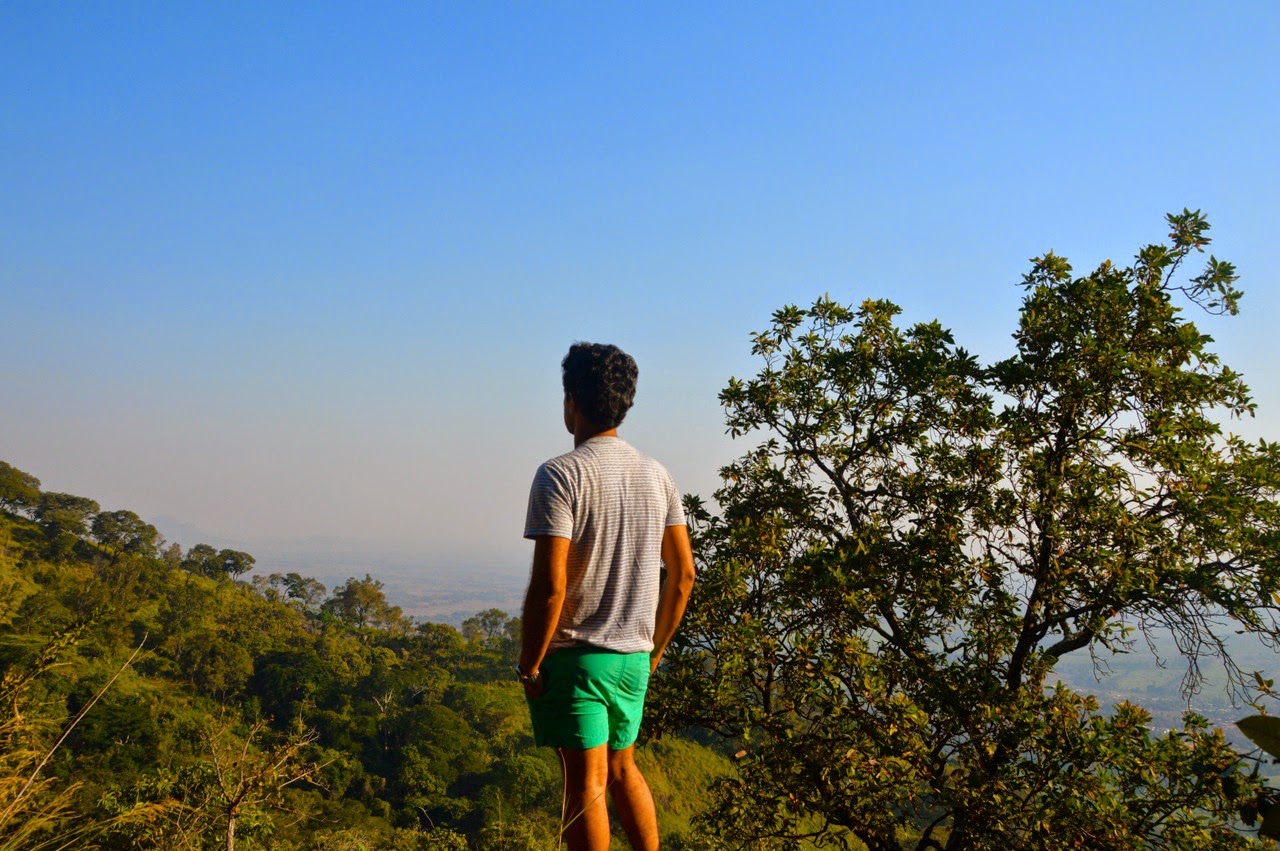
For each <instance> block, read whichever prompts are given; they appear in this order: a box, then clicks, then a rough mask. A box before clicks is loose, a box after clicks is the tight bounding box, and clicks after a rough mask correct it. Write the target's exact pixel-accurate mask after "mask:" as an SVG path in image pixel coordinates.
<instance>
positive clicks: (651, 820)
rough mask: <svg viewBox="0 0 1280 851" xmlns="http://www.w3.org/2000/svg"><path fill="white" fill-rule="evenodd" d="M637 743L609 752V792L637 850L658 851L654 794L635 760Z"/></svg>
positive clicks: (623, 825)
mask: <svg viewBox="0 0 1280 851" xmlns="http://www.w3.org/2000/svg"><path fill="white" fill-rule="evenodd" d="M635 750H636V746H635V745H630V746H628V747H625V748H623V749H622V750H620V751H612V750H611V751H609V795H610V796H611V797H612V798H613V808H614V809H615V810H616V811H617V813H618V821H620V822H622V829H623V830H625V831H626V832H627V839H629V840H630V841H631V847H632V848H634V849H635V851H657V849H658V814H657V813H656V812H655V811H654V808H653V794H652V793H650V792H649V784H648V783H646V782H645V779H644V776H643V775H642V774H641V773H640V767H639V766H638V765H636V761H635Z"/></svg>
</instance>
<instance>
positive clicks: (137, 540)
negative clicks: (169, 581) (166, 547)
mask: <svg viewBox="0 0 1280 851" xmlns="http://www.w3.org/2000/svg"><path fill="white" fill-rule="evenodd" d="M90 534H92V535H93V539H94V540H95V541H97V542H98V543H100V544H103V545H105V546H108V547H111V548H112V549H114V550H116V551H117V552H122V553H130V554H132V555H143V556H147V557H149V558H154V557H155V556H156V553H157V549H158V547H159V544H160V542H161V539H160V533H159V531H157V530H156V527H155V526H152V525H151V524H150V523H147V522H145V521H144V520H143V519H142V518H141V517H139V516H138V515H137V514H135V513H133V512H132V511H103V512H100V513H99V514H98V515H97V516H95V517H94V518H93V525H92V526H91V527H90Z"/></svg>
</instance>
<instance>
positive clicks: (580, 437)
mask: <svg viewBox="0 0 1280 851" xmlns="http://www.w3.org/2000/svg"><path fill="white" fill-rule="evenodd" d="M617 436H618V429H617V428H610V429H605V430H604V431H596V430H595V427H594V426H587V427H584V428H580V429H577V430H576V431H574V433H573V448H574V449H577V448H578V447H579V446H581V445H582V444H584V443H586V442H587V441H588V440H590V439H591V438H593V437H617Z"/></svg>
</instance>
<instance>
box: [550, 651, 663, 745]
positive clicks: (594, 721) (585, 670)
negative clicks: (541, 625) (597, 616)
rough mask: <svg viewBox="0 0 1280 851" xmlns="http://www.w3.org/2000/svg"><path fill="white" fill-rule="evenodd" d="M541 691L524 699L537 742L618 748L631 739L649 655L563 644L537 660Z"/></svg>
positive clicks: (641, 703) (637, 727) (636, 729)
mask: <svg viewBox="0 0 1280 851" xmlns="http://www.w3.org/2000/svg"><path fill="white" fill-rule="evenodd" d="M541 670H542V678H543V690H542V694H540V695H538V697H537V698H536V699H534V700H530V701H529V715H530V716H531V717H532V718H533V737H534V741H536V742H537V743H538V744H539V745H545V746H547V747H553V748H574V749H576V750H590V749H591V748H595V747H599V746H600V745H603V744H607V745H609V748H610V749H611V750H615V751H620V750H622V749H624V748H627V747H630V746H631V745H632V744H634V743H635V740H636V736H637V735H638V734H639V732H640V716H641V715H643V714H644V694H645V690H646V689H648V687H649V654H648V653H643V652H641V653H617V652H615V651H613V650H601V649H600V648H598V647H565V648H563V649H560V650H555V651H553V652H551V653H549V654H547V657H546V658H545V659H543V660H542V665H541Z"/></svg>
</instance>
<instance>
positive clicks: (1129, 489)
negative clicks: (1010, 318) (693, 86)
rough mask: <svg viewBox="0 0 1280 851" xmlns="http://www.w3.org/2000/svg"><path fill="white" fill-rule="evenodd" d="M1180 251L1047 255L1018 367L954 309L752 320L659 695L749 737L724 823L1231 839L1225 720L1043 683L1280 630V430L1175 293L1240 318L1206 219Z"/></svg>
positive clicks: (787, 833)
mask: <svg viewBox="0 0 1280 851" xmlns="http://www.w3.org/2000/svg"><path fill="white" fill-rule="evenodd" d="M1168 222H1169V225H1170V229H1171V233H1170V240H1169V242H1168V244H1163V245H1151V246H1148V247H1146V248H1144V249H1142V251H1141V252H1140V253H1139V254H1138V256H1137V259H1136V261H1135V263H1134V264H1133V265H1132V266H1130V267H1127V268H1120V267H1117V266H1114V265H1112V264H1111V263H1110V262H1106V263H1103V264H1102V265H1101V266H1099V267H1098V268H1097V270H1096V271H1094V272H1093V273H1091V274H1089V275H1086V276H1084V277H1078V278H1077V277H1073V276H1072V274H1071V267H1070V266H1069V265H1068V264H1067V262H1066V260H1065V259H1063V258H1061V257H1058V256H1055V255H1053V254H1052V253H1050V254H1046V255H1045V256H1043V257H1040V258H1037V259H1035V260H1033V261H1032V264H1033V265H1032V269H1031V271H1030V273H1029V274H1027V275H1026V277H1025V279H1024V287H1025V290H1026V296H1025V299H1024V301H1023V305H1022V309H1021V313H1020V319H1019V324H1018V328H1017V330H1016V332H1015V333H1014V335H1013V336H1014V342H1015V344H1016V352H1015V354H1013V355H1012V356H1011V357H1009V358H1007V359H1005V360H1002V361H999V362H998V363H994V364H991V365H989V366H984V365H982V364H980V363H979V362H978V360H977V359H976V358H975V357H973V356H972V355H970V354H969V353H968V352H966V351H965V350H964V349H962V348H959V347H957V346H956V345H955V343H954V341H953V338H952V336H951V334H950V333H949V332H948V331H946V330H945V329H943V328H942V326H941V325H939V324H938V323H937V322H927V323H920V324H916V325H913V326H911V327H908V328H900V327H898V326H897V325H896V324H895V322H894V316H895V315H896V314H897V313H898V309H897V308H896V307H895V306H894V305H892V304H890V303H889V302H885V301H867V302H864V303H863V304H862V306H861V307H860V308H858V309H856V310H854V309H851V308H847V307H844V306H842V305H840V304H837V303H836V302H834V301H832V300H830V299H829V298H822V299H820V300H818V301H817V302H815V303H814V305H813V306H812V307H811V308H809V309H807V310H802V309H798V308H796V307H786V308H783V309H782V310H779V311H778V312H777V313H775V314H774V316H773V323H772V325H771V326H770V328H768V329H767V330H765V331H763V332H760V333H758V334H755V335H754V336H753V349H754V352H755V353H756V354H757V355H759V356H760V357H761V358H762V359H763V362H764V365H763V368H762V369H761V371H760V373H759V374H758V375H757V376H756V377H754V378H752V379H749V380H746V381H741V380H737V379H733V380H731V381H730V382H729V384H728V386H727V388H726V389H725V390H724V391H723V393H722V394H721V402H722V403H723V405H724V406H725V408H726V411H727V422H728V426H729V430H730V432H731V433H732V434H733V435H734V436H735V437H736V436H740V435H746V434H754V433H758V432H764V433H765V434H764V435H762V436H763V437H764V439H763V440H762V442H761V443H760V444H759V445H758V446H757V447H756V448H755V449H753V450H751V451H749V452H748V453H746V455H745V456H743V457H742V458H741V459H740V460H738V461H736V462H735V463H733V464H731V465H729V466H728V467H726V468H725V469H724V470H723V472H722V475H723V486H722V487H721V489H720V490H719V491H718V492H717V494H716V498H717V500H718V502H719V504H720V505H721V507H722V513H721V514H720V515H719V516H713V515H711V514H710V513H709V512H708V511H707V510H706V509H705V508H704V507H702V505H701V503H699V502H698V501H697V500H696V498H694V499H691V500H690V503H689V507H690V513H691V515H692V516H693V518H694V525H695V544H696V549H697V553H698V559H699V563H700V571H699V573H700V580H699V586H698V588H697V589H696V591H695V595H694V598H693V601H692V602H691V606H690V611H689V614H688V615H687V617H686V620H685V625H684V627H683V628H682V631H681V633H680V634H679V635H678V636H677V639H676V641H675V642H674V643H673V646H672V649H671V651H669V652H668V654H667V661H666V662H664V666H663V672H662V673H661V674H660V677H659V679H658V682H657V683H656V685H657V686H658V687H657V688H656V690H655V693H654V698H653V701H652V708H653V710H654V711H653V713H652V718H653V722H654V725H655V728H656V729H657V730H658V731H660V730H662V729H666V728H671V727H680V726H685V725H697V726H701V727H704V728H707V729H709V730H711V731H714V732H715V733H718V734H719V735H721V736H723V737H725V738H726V739H727V740H729V741H730V742H732V743H733V745H734V747H735V749H736V750H737V752H738V760H737V765H738V776H737V777H736V778H735V779H733V780H732V781H730V782H729V784H728V785H727V786H726V787H725V788H724V789H722V796H721V798H720V799H719V804H718V806H717V808H716V809H715V810H714V811H713V812H712V813H711V814H710V821H711V823H712V824H713V825H715V826H716V827H717V828H718V829H719V830H720V832H722V833H723V834H725V835H726V836H728V837H730V838H737V839H748V838H751V839H754V840H755V841H756V842H757V843H759V844H760V846H761V847H768V843H769V842H771V841H775V842H776V843H777V844H778V847H791V846H792V845H793V844H794V843H795V841H796V840H797V838H798V837H801V836H809V837H811V838H813V839H815V840H816V841H819V842H822V841H825V840H831V841H844V840H847V839H848V838H849V837H856V838H857V839H858V840H860V841H861V842H863V843H865V845H866V846H867V847H868V848H870V849H873V851H880V849H885V850H886V851H887V849H903V848H914V849H917V851H923V849H930V848H931V849H944V848H945V849H957V848H966V849H985V848H992V849H995V848H1065V847H1089V848H1142V847H1147V848H1169V849H1173V848H1180V849H1181V848H1185V849H1190V848H1234V847H1244V846H1245V845H1246V842H1247V841H1246V839H1245V838H1244V837H1242V836H1240V835H1239V834H1237V833H1235V832H1233V830H1232V829H1231V822H1232V819H1233V818H1234V816H1235V814H1236V813H1237V812H1239V810H1240V808H1241V806H1243V805H1244V804H1246V803H1247V802H1252V801H1254V800H1255V799H1256V794H1257V788H1256V786H1257V784H1256V781H1255V780H1253V779H1251V778H1250V777H1248V776H1247V775H1244V774H1243V773H1241V771H1240V770H1239V767H1240V762H1239V755H1238V754H1237V753H1236V752H1235V751H1233V750H1232V749H1231V748H1230V747H1229V746H1228V744H1227V742H1226V740H1225V738H1224V736H1223V734H1222V733H1221V731H1218V730H1216V729H1212V728H1210V727H1209V726H1208V725H1207V723H1206V722H1205V720H1204V719H1203V718H1200V717H1198V716H1195V715H1193V714H1188V715H1187V717H1186V719H1185V726H1184V727H1183V728H1182V729H1179V730H1174V731H1170V732H1168V733H1167V734H1165V735H1156V734H1154V733H1152V732H1151V731H1150V730H1149V724H1150V716H1149V715H1148V714H1147V713H1146V712H1145V711H1144V710H1142V709H1141V708H1140V707H1137V706H1133V705H1130V704H1122V705H1120V706H1118V707H1115V708H1114V711H1113V712H1111V713H1104V712H1103V711H1102V710H1101V708H1100V707H1099V706H1098V704H1097V702H1096V701H1095V700H1094V699H1093V698H1091V697H1087V696H1084V695H1081V694H1077V693H1076V692H1074V691H1072V690H1071V689H1069V688H1066V687H1064V686H1062V685H1060V684H1059V685H1058V686H1056V687H1048V688H1047V687H1046V686H1049V685H1051V684H1052V683H1053V680H1052V679H1050V678H1049V677H1050V674H1051V673H1052V671H1053V669H1054V665H1055V663H1056V662H1057V661H1058V660H1059V659H1060V658H1062V657H1063V656H1064V655H1066V654H1069V653H1078V652H1087V653H1093V654H1098V655H1100V656H1105V655H1107V654H1109V653H1113V652H1124V651H1127V650H1129V649H1131V648H1132V647H1133V645H1134V643H1135V641H1136V640H1138V639H1141V638H1143V637H1153V636H1155V635H1156V634H1157V633H1159V632H1161V631H1163V630H1168V631H1170V632H1172V634H1173V636H1174V638H1175V640H1176V641H1177V646H1178V648H1179V650H1180V652H1181V653H1182V655H1183V656H1184V657H1185V659H1186V660H1187V662H1188V668H1187V676H1186V679H1185V680H1184V687H1185V689H1186V690H1187V691H1188V693H1190V692H1193V691H1195V690H1196V689H1197V688H1199V687H1200V685H1201V683H1202V676H1201V673H1200V671H1201V667H1200V662H1201V661H1202V660H1204V659H1205V658H1206V657H1213V658H1216V659H1218V660H1220V661H1221V662H1222V664H1223V665H1224V666H1225V669H1226V672H1227V674H1228V675H1229V677H1230V681H1231V683H1232V685H1233V688H1234V689H1235V690H1236V692H1237V693H1238V694H1243V695H1245V696H1246V697H1248V696H1249V695H1250V694H1252V692H1250V685H1249V678H1248V676H1247V675H1246V674H1245V672H1241V671H1240V670H1238V669H1237V668H1236V666H1235V665H1234V663H1233V662H1232V660H1231V657H1230V654H1229V653H1228V652H1227V647H1226V644H1225V639H1226V636H1228V635H1230V634H1231V632H1233V631H1241V632H1243V633H1247V634H1249V635H1252V636H1255V637H1256V638H1260V639H1261V640H1263V641H1265V642H1267V643H1268V644H1269V645H1271V646H1276V642H1277V641H1280V622H1278V621H1277V614H1280V604H1278V601H1280V593H1278V592H1280V547H1278V546H1277V544H1278V543H1280V508H1278V506H1277V501H1276V500H1277V495H1278V494H1280V444H1275V443H1270V442H1267V441H1259V442H1258V443H1249V442H1246V441H1244V440H1242V439H1240V438H1238V437H1234V436H1230V435H1223V434H1222V432H1221V429H1220V427H1219V425H1218V424H1217V423H1216V422H1215V421H1214V420H1213V419H1212V416H1213V414H1214V413H1215V412H1226V413H1229V414H1231V415H1234V416H1241V415H1249V414H1251V413H1252V411H1253V406H1252V403H1251V402H1250V400H1249V395H1248V391H1247V388H1246V387H1245V385H1244V384H1243V382H1242V380H1241V378H1240V376H1239V375H1237V374H1236V373H1235V372H1233V371H1231V370H1230V369H1229V368H1227V367H1225V366H1223V365H1222V364H1221V363H1220V362H1219V360H1218V358H1217V356H1216V355H1214V354H1213V353H1212V351H1210V349H1209V344H1210V343H1211V342H1212V340H1211V338H1210V337H1208V336H1206V335H1204V334H1203V333H1201V332H1200V330H1199V329H1197V327H1196V326H1195V325H1194V324H1193V323H1192V322H1191V321H1189V320H1188V319H1186V318H1184V317H1183V316H1182V315H1181V309H1182V308H1181V305H1183V304H1190V305H1193V306H1198V307H1201V308H1203V309H1205V310H1207V311H1208V312H1209V313H1213V314H1222V313H1228V314H1234V313H1235V312H1236V309H1237V305H1238V300H1239V298H1240V292H1239V291H1238V290H1236V289H1235V288H1234V282H1235V281H1236V275H1235V271H1234V269H1233V267H1232V266H1231V265H1230V264H1228V263H1225V262H1222V261H1219V260H1217V259H1216V258H1213V257H1210V258H1209V261H1208V264H1207V266H1206V268H1205V270H1204V272H1203V273H1201V274H1199V275H1197V276H1194V277H1190V278H1189V279H1185V278H1183V277H1181V276H1180V275H1179V272H1180V267H1181V264H1182V263H1183V261H1184V260H1185V259H1186V258H1187V257H1188V256H1189V255H1190V254H1192V253H1193V252H1199V251H1202V250H1203V249H1204V247H1205V246H1206V245H1207V244H1208V242H1209V239H1208V237H1207V235H1206V232H1207V230H1208V224H1207V223H1206V221H1205V219H1204V218H1203V217H1202V216H1201V215H1200V214H1199V213H1198V212H1196V213H1192V212H1189V211H1183V213H1181V214H1177V215H1171V216H1169V217H1168Z"/></svg>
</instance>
